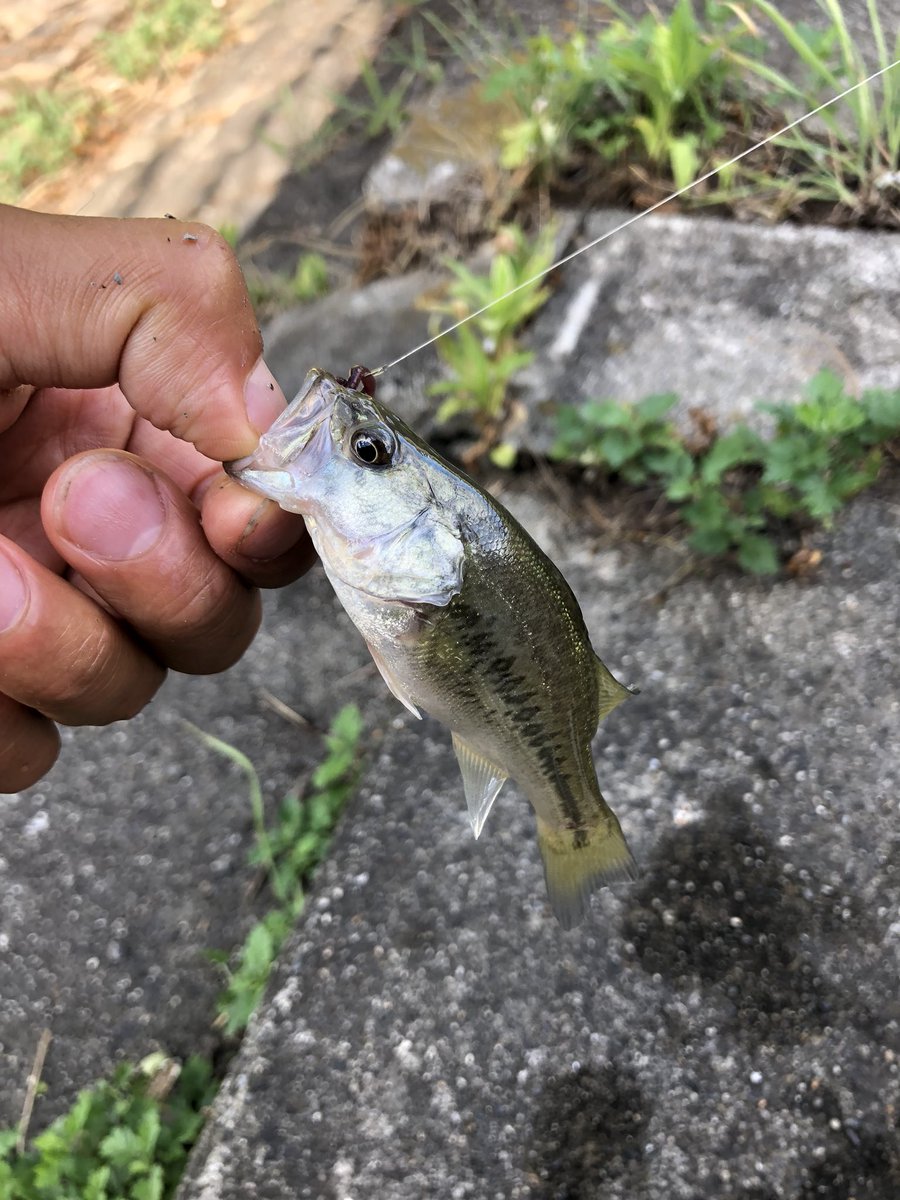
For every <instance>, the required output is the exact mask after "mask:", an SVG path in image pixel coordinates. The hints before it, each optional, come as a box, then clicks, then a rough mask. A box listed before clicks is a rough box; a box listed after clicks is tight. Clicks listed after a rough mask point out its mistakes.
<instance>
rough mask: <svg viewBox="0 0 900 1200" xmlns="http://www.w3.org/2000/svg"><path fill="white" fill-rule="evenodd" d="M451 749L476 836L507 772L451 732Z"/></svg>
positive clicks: (506, 777) (482, 826)
mask: <svg viewBox="0 0 900 1200" xmlns="http://www.w3.org/2000/svg"><path fill="white" fill-rule="evenodd" d="M453 749H454V750H455V751H456V758H457V761H458V763H459V769H460V770H461V771H462V777H463V787H464V788H465V792H466V804H467V805H468V809H469V821H470V822H471V825H472V832H473V833H474V834H475V836H476V837H478V835H479V834H480V833H481V831H482V829H483V828H484V823H485V821H486V820H487V815H488V813H489V812H490V811H491V805H492V804H493V803H494V801H495V800H496V799H497V795H498V793H499V791H500V789H501V788H502V787H503V785H504V783H505V782H506V780H507V779H508V776H507V774H506V772H505V771H503V770H501V769H500V767H498V766H496V765H495V764H494V763H492V762H491V761H490V759H487V758H485V757H484V755H483V754H479V753H478V751H477V750H473V749H472V747H471V746H470V745H469V743H468V742H465V741H463V739H462V738H461V737H460V736H459V734H458V733H454V734H453Z"/></svg>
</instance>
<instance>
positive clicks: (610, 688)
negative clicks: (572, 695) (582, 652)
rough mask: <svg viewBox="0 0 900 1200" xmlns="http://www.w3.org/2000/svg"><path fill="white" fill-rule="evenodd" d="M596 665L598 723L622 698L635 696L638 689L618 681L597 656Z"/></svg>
mask: <svg viewBox="0 0 900 1200" xmlns="http://www.w3.org/2000/svg"><path fill="white" fill-rule="evenodd" d="M596 667H597V686H598V690H599V697H598V701H599V702H598V706H597V724H598V725H599V724H600V722H601V721H602V720H603V718H604V717H608V716H609V714H610V713H611V712H612V710H613V709H614V708H615V707H616V706H617V705H619V704H621V703H622V701H623V700H627V699H628V697H629V696H636V695H637V694H638V690H637V688H627V687H626V686H625V684H624V683H619V681H618V679H616V677H615V675H613V673H612V671H610V669H609V668H608V667H607V666H606V664H605V663H604V662H601V661H600V659H599V658H598V659H597V660H596Z"/></svg>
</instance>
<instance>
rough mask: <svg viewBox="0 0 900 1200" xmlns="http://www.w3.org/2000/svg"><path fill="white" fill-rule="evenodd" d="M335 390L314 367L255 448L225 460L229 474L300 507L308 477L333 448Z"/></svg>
mask: <svg viewBox="0 0 900 1200" xmlns="http://www.w3.org/2000/svg"><path fill="white" fill-rule="evenodd" d="M336 390H337V388H336V385H335V384H334V381H333V380H332V379H331V378H330V377H329V376H328V375H326V374H325V372H323V371H319V370H318V369H313V370H312V371H310V372H309V374H308V375H307V377H306V379H305V381H304V384H303V387H302V388H301V389H300V391H299V392H298V393H297V395H296V396H295V397H294V399H293V400H292V401H291V402H290V404H289V405H288V406H287V408H285V410H284V412H282V413H281V414H280V415H279V416H278V417H276V418H275V420H274V421H273V422H272V424H271V425H270V426H269V428H268V429H267V430H266V431H265V433H264V434H263V435H262V437H261V438H260V439H259V445H258V446H257V447H256V449H255V450H254V451H253V453H252V454H248V455H247V456H246V457H245V458H237V459H234V461H232V462H227V463H225V464H224V466H225V471H226V472H227V474H229V475H230V476H231V477H232V479H236V480H237V481H238V483H240V484H242V485H243V486H244V487H246V488H249V489H250V490H251V491H253V492H257V493H258V494H259V495H261V496H266V497H268V498H269V499H270V500H277V501H278V503H279V504H281V506H282V507H283V508H288V509H290V510H292V511H300V510H299V509H298V508H297V507H296V506H297V504H298V503H299V502H301V501H302V499H303V493H304V491H305V490H306V489H305V488H304V481H308V480H310V479H312V478H313V477H314V476H315V475H316V474H317V473H318V472H319V471H320V470H321V468H322V465H323V463H324V462H325V461H326V460H327V459H328V458H329V456H330V455H331V453H332V449H333V448H332V439H331V436H330V430H329V425H330V421H329V418H330V416H331V412H332V410H333V408H334V403H335V398H336Z"/></svg>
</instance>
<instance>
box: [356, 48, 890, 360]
mask: <svg viewBox="0 0 900 1200" xmlns="http://www.w3.org/2000/svg"><path fill="white" fill-rule="evenodd" d="M896 66H900V58H898V59H895V60H894V62H892V63H888V65H887V66H886V67H881V68H880V69H879V70H877V71H873V72H872V74H871V75H867V76H866V78H865V79H861V80H860V81H859V83H854V84H853V85H852V86H851V87H848V88H845V89H844V91H842V92H839V93H838V95H836V96H832V97H831V99H830V100H826V101H825V103H824V104H820V105H819V106H818V108H813V109H811V110H810V111H809V112H807V113H804V114H803V116H802V117H797V119H796V120H794V121H791V122H790V123H789V124H787V125H784V126H782V128H781V129H777V130H776V131H775V132H774V133H770V134H769V135H768V137H764V138H763V139H762V141H761V142H756V143H755V144H754V145H752V146H748V147H747V149H746V150H742V151H741V152H740V154H735V156H734V158H729V159H728V161H727V162H724V163H720V164H719V166H717V167H713V168H712V170H710V171H707V172H706V174H705V175H701V176H700V177H699V178H698V179H694V180H693V181H692V182H691V183H688V184H685V186H684V187H683V188H679V189H678V191H677V192H672V193H671V195H668V196H664V197H663V199H662V200H657V201H656V203H655V204H651V206H650V207H649V208H645V209H643V210H642V211H641V212H639V213H635V214H634V216H632V217H628V219H627V220H625V221H622V223H621V224H620V225H617V226H616V227H615V228H614V229H610V230H608V231H607V232H606V233H602V234H601V235H600V236H599V237H596V238H594V240H593V241H591V242H588V244H587V245H586V246H580V247H579V248H578V249H577V250H573V251H572V253H571V254H566V255H565V256H564V257H563V258H560V259H557V261H556V262H555V263H551V264H550V266H549V267H545V268H544V270H543V271H538V273H537V274H536V275H532V276H531V278H530V279H526V280H525V281H524V282H523V283H520V284H517V285H516V287H514V288H510V290H509V291H508V292H506V293H505V294H504V295H502V296H498V297H497V298H496V299H495V300H491V301H490V303H489V304H485V305H484V306H483V307H482V308H479V309H476V310H475V312H472V313H469V315H468V316H466V317H462V318H461V319H460V320H459V321H457V322H456V323H455V324H453V325H449V326H448V327H447V328H446V329H442V330H441V332H440V333H436V334H435V335H434V337H430V338H428V340H427V341H424V342H420V343H419V345H418V346H414V347H413V348H412V350H407V351H406V353H405V354H401V355H400V357H399V358H395V359H394V360H393V361H392V362H389V363H385V364H384V366H381V367H376V368H375V370H374V371H367V372H366V374H367V375H368V376H371V377H374V376H377V375H383V374H384V373H385V371H389V370H390V369H391V367H396V366H397V364H398V363H402V362H405V361H406V360H407V359H408V358H412V356H413V355H414V354H418V353H419V351H420V350H427V349H428V347H429V346H433V345H434V343H435V342H438V341H440V339H441V338H442V337H446V336H447V334H448V333H453V332H454V330H456V329H459V328H460V326H461V325H465V324H467V323H468V322H469V321H474V320H475V318H476V317H480V316H481V314H482V313H486V312H487V311H488V310H489V309H491V308H493V307H494V306H495V305H496V304H502V302H503V301H504V300H507V299H509V297H510V296H514V295H515V294H516V292H521V291H522V289H523V288H527V287H530V286H531V285H532V284H534V283H537V282H538V281H539V280H541V279H543V278H544V276H545V275H549V274H550V272H551V271H555V270H556V269H557V268H558V267H563V266H565V264H566V263H568V262H571V261H572V259H573V258H577V257H578V256H579V254H586V253H587V252H588V250H593V249H594V247H595V246H599V245H600V243H601V242H605V241H606V240H607V239H608V238H611V237H613V236H614V235H615V234H617V233H621V232H622V230H623V229H627V228H628V227H629V225H634V224H635V223H636V222H637V221H641V220H643V218H644V217H649V216H650V214H651V213H654V212H656V210H657V209H658V208H662V207H663V206H664V205H666V204H670V203H671V202H672V201H673V200H677V199H678V197H679V196H683V195H684V194H685V192H689V191H690V190H691V189H692V188H695V187H698V186H699V185H700V184H701V183H705V182H706V180H707V179H712V177H713V176H714V175H718V174H719V173H720V172H721V171H727V170H728V168H729V167H733V166H734V164H735V163H738V162H740V161H741V159H742V158H746V157H747V155H748V154H753V152H754V151H755V150H761V149H762V147H763V146H768V145H769V143H770V142H774V141H775V140H776V139H777V138H780V137H783V136H784V134H786V133H790V131H791V130H792V129H796V127H797V126H798V125H802V124H803V122H804V121H808V120H809V119H810V117H815V116H816V115H817V114H818V113H820V112H824V110H825V109H826V108H830V107H831V106H832V104H837V103H838V101H840V100H843V99H844V98H845V97H846V96H849V95H851V94H852V93H853V92H855V91H857V90H858V89H859V88H861V87H865V86H866V84H867V83H871V82H872V80H873V79H878V78H879V76H881V75H886V74H887V72H888V71H892V70H893V69H894V67H896Z"/></svg>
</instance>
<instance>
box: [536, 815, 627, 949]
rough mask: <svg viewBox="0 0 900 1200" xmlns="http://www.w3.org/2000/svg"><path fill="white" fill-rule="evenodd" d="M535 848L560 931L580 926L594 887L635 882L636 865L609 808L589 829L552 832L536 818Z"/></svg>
mask: <svg viewBox="0 0 900 1200" xmlns="http://www.w3.org/2000/svg"><path fill="white" fill-rule="evenodd" d="M538 845H539V846H540V848H541V857H542V858H543V860H544V878H545V879H546V881H547V894H548V896H549V897H550V905H551V907H552V909H553V911H554V913H555V914H556V919H557V920H558V921H559V923H560V925H562V927H563V929H574V928H575V926H576V925H579V924H580V923H581V921H582V919H583V918H584V915H585V913H586V912H587V911H588V909H589V907H590V895H591V892H593V891H594V889H595V888H598V887H600V886H602V885H603V884H607V883H615V882H616V881H617V880H622V879H637V875H638V871H637V864H636V863H635V861H634V859H633V858H632V855H631V851H630V850H629V849H628V845H627V843H626V841H625V836H624V834H623V833H622V828H621V826H620V825H619V822H618V820H617V819H616V817H615V815H614V814H613V813H612V811H611V810H609V809H607V810H606V813H605V814H604V816H603V818H602V819H601V821H599V822H598V823H597V824H596V825H592V826H591V827H590V828H589V829H575V830H572V829H554V828H553V827H552V826H550V825H548V824H547V823H546V822H545V821H542V820H541V819H540V817H538Z"/></svg>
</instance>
